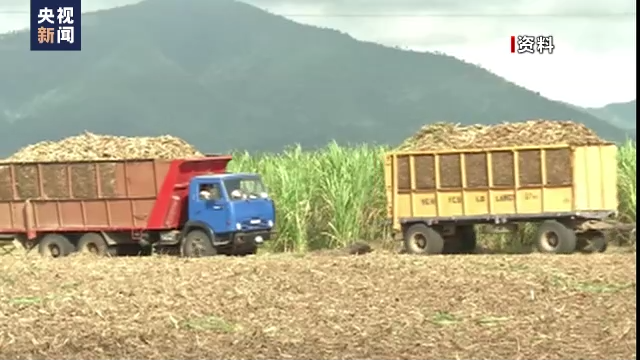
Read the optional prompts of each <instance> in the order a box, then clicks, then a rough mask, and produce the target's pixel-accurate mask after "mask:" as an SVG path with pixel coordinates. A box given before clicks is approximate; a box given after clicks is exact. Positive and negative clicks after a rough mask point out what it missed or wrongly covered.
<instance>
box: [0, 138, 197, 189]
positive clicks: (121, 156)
mask: <svg viewBox="0 0 640 360" xmlns="http://www.w3.org/2000/svg"><path fill="white" fill-rule="evenodd" d="M200 156H202V153H200V152H199V151H198V150H196V149H195V148H194V147H193V146H192V145H190V144H189V143H187V142H186V141H184V140H182V139H180V138H177V137H175V136H170V135H163V136H157V137H125V136H111V135H96V134H93V133H90V132H85V133H83V134H80V135H77V136H72V137H68V138H66V139H63V140H60V141H43V142H40V143H37V144H34V145H29V146H27V147H24V148H22V149H21V150H19V151H18V152H17V153H15V154H13V155H12V156H10V157H9V158H8V159H6V160H5V162H20V163H25V164H21V165H17V166H16V167H15V176H16V178H17V182H16V183H17V186H16V187H17V192H18V197H19V198H21V199H27V198H37V197H42V194H39V189H38V184H37V180H36V173H37V167H36V166H35V165H33V164H30V163H41V162H44V163H46V162H49V163H51V164H44V165H42V166H41V169H42V177H43V181H44V183H45V190H46V194H45V195H46V197H48V198H66V197H69V194H68V192H69V191H68V188H67V181H68V179H67V172H66V167H65V165H64V164H56V163H54V162H58V163H59V162H66V161H95V160H125V159H126V160H133V159H177V158H192V157H200ZM99 168H100V169H99V170H100V174H101V178H100V181H101V186H102V189H103V193H104V194H106V195H113V194H111V193H112V192H113V190H114V186H113V185H114V184H113V181H114V177H113V176H110V174H113V171H114V164H112V163H108V162H106V163H102V164H100V165H99ZM5 172H7V169H6V168H4V169H3V168H2V167H0V200H7V199H11V198H13V196H12V194H11V186H10V183H9V181H10V176H9V174H4V173H5ZM71 180H72V184H73V187H74V188H73V195H74V197H75V198H94V197H96V196H97V194H96V192H97V191H96V188H97V186H96V175H95V166H93V164H75V165H73V166H72V168H71Z"/></svg>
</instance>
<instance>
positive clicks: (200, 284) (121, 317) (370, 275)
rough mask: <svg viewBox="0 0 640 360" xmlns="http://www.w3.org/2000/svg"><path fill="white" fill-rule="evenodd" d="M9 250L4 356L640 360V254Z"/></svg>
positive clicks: (0, 279) (0, 344) (2, 313)
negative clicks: (185, 255) (42, 256)
mask: <svg viewBox="0 0 640 360" xmlns="http://www.w3.org/2000/svg"><path fill="white" fill-rule="evenodd" d="M2 260H3V261H2V263H1V264H0V320H1V321H0V358H12V359H36V358H38V359H45V358H46V359H50V358H66V359H85V358H92V359H107V358H138V359H142V358H146V359H172V358H183V359H196V358H225V359H247V358H255V359H267V358H269V359H285V358H301V359H304V358H315V359H338V358H341V359H364V358H368V359H453V358H467V359H469V358H474V359H497V358H503V359H506V358H511V359H521V358H532V359H568V358H574V359H604V358H610V359H635V358H636V355H635V349H636V335H635V334H636V323H635V315H636V291H635V285H636V280H635V266H636V258H635V254H627V255H594V256H579V255H576V256H542V255H528V256H511V257H507V256H466V257H456V256H445V257H415V256H400V255H391V254H388V255H387V254H376V253H373V254H368V255H363V256H360V257H335V256H304V257H299V256H298V257H297V256H293V255H267V256H258V257H253V258H244V259H235V258H208V259H190V260H185V259H172V258H163V257H153V258H142V259H141V258H138V259H136V258H130V259H122V258H116V259H91V258H88V257H77V258H67V259H65V260H63V261H55V260H51V261H45V260H28V259H24V258H13V257H9V258H3V259H2Z"/></svg>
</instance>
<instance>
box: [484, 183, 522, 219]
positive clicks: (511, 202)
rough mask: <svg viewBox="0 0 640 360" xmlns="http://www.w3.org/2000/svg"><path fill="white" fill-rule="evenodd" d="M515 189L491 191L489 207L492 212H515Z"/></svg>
mask: <svg viewBox="0 0 640 360" xmlns="http://www.w3.org/2000/svg"><path fill="white" fill-rule="evenodd" d="M515 199H516V194H515V190H513V189H509V190H494V191H492V192H491V198H490V199H489V201H490V202H491V208H492V209H493V214H501V215H502V214H515V213H516V201H515Z"/></svg>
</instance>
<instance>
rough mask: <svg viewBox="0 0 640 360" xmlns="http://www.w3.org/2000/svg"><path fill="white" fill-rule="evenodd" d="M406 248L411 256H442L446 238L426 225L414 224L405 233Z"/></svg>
mask: <svg viewBox="0 0 640 360" xmlns="http://www.w3.org/2000/svg"><path fill="white" fill-rule="evenodd" d="M404 248H405V251H406V252H407V253H409V254H420V255H436V254H442V250H443V249H444V238H443V237H442V235H441V234H440V233H439V232H438V231H436V230H435V229H433V228H431V227H429V226H427V225H425V224H413V225H411V226H409V228H408V229H407V230H406V231H405V234H404Z"/></svg>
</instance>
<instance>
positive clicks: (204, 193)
mask: <svg viewBox="0 0 640 360" xmlns="http://www.w3.org/2000/svg"><path fill="white" fill-rule="evenodd" d="M216 190H217V189H214V188H213V187H212V186H211V185H204V186H203V187H202V189H200V199H201V200H211V199H215V198H216Z"/></svg>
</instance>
